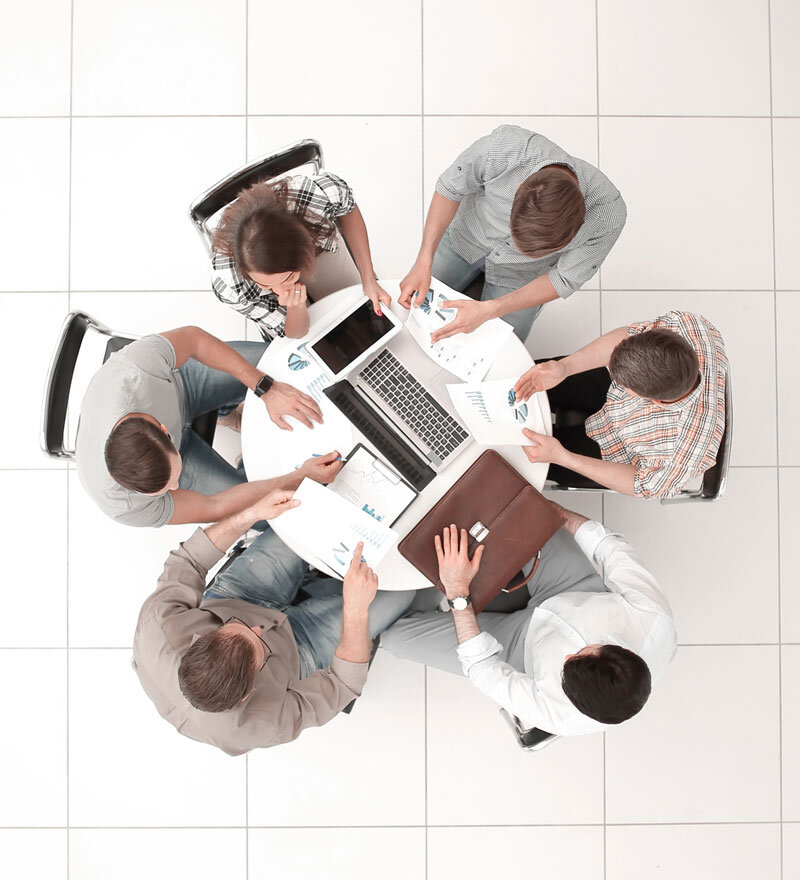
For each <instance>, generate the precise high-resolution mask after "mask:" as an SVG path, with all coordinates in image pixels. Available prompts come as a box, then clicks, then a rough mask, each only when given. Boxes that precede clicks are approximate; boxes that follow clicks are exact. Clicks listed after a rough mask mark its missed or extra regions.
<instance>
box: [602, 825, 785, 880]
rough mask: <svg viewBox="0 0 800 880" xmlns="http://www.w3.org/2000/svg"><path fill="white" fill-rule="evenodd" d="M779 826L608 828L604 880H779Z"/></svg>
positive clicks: (644, 826)
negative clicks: (717, 878) (720, 879)
mask: <svg viewBox="0 0 800 880" xmlns="http://www.w3.org/2000/svg"><path fill="white" fill-rule="evenodd" d="M780 849H781V845H780V826H779V825H777V824H775V825H662V826H653V825H651V826H647V825H642V826H635V825H627V826H623V827H613V826H610V827H609V828H608V829H607V831H606V853H607V856H606V860H607V862H606V864H607V870H606V878H607V880H709V878H711V877H725V878H727V880H752V878H753V877H759V878H760V880H780V877H781V865H780Z"/></svg>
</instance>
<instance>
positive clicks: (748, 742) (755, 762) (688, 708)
mask: <svg viewBox="0 0 800 880" xmlns="http://www.w3.org/2000/svg"><path fill="white" fill-rule="evenodd" d="M731 546H735V544H734V543H733V542H731ZM777 667H778V648H777V647H755V646H748V647H714V648H687V647H682V648H679V649H678V654H677V656H676V657H675V659H674V660H673V662H672V665H671V667H670V668H669V669H668V670H667V672H666V673H665V674H664V676H663V678H662V679H660V680H659V681H658V682H657V683H656V684H655V686H654V688H653V694H652V696H651V698H650V700H649V702H648V704H647V705H646V706H645V707H644V709H643V710H642V712H641V713H640V714H639V715H638V716H637V717H636V718H633V719H631V720H630V721H628V722H627V723H625V724H623V725H621V726H620V728H619V729H618V730H614V731H610V732H608V733H607V734H606V821H607V822H609V823H620V822H635V823H647V822H764V821H766V822H773V821H777V819H778V817H779V803H778V802H779V791H778V782H779V780H778V774H779V769H778V767H779V762H778V687H777Z"/></svg>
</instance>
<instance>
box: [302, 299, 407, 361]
mask: <svg viewBox="0 0 800 880" xmlns="http://www.w3.org/2000/svg"><path fill="white" fill-rule="evenodd" d="M393 329H394V324H393V323H392V322H391V321H390V320H389V319H388V318H387V317H386V315H376V314H375V310H374V309H373V307H372V303H371V302H370V301H369V300H365V302H364V304H363V305H362V306H360V307H359V308H357V309H356V310H355V311H354V312H351V313H350V314H349V315H348V316H347V317H346V318H345V319H344V320H342V321H340V322H339V323H338V324H336V326H334V327H331V329H330V330H329V331H328V332H327V333H326V334H325V335H324V336H322V337H320V338H319V339H318V340H317V341H316V342H314V343H313V344H312V345H311V349H312V350H313V351H314V353H315V354H316V356H317V357H318V358H319V359H320V360H321V361H322V362H323V363H324V364H325V366H326V367H327V368H328V370H330V372H331V373H333V375H337V374H338V373H341V371H342V370H344V369H346V367H347V365H348V364H350V363H352V362H353V361H354V360H356V359H357V358H358V357H359V356H360V355H362V354H363V353H364V352H365V351H366V350H367V349H368V348H371V347H372V346H373V345H375V344H377V343H378V342H380V340H381V338H382V337H384V336H387V335H388V334H389V333H391V331H392V330H393Z"/></svg>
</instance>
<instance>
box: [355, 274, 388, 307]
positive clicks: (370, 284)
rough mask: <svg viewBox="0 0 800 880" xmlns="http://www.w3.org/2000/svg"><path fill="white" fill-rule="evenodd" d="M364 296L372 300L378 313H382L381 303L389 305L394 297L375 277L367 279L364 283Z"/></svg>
mask: <svg viewBox="0 0 800 880" xmlns="http://www.w3.org/2000/svg"><path fill="white" fill-rule="evenodd" d="M362 286H363V288H364V296H366V297H367V299H369V300H370V301H371V302H372V308H373V309H375V314H376V315H382V314H383V311H382V310H381V304H383V305H385V306H388V305H389V304H390V303H391V301H392V298H391V297H390V296H389V294H388V293H387V292H386V291H385V290H384V289H383V288H382V287H381V286H380V284H378V282H377V281H375V280H374V279H373V280H371V281H366V282H365V283H364V284H363V285H362Z"/></svg>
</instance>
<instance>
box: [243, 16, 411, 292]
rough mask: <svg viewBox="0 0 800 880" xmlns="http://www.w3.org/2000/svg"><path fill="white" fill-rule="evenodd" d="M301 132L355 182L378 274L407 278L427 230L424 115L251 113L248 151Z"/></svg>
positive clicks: (266, 149) (256, 152)
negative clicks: (424, 222) (424, 216)
mask: <svg viewBox="0 0 800 880" xmlns="http://www.w3.org/2000/svg"><path fill="white" fill-rule="evenodd" d="M400 6H402V4H400ZM400 6H398V8H400ZM302 138H316V139H317V140H318V141H319V142H320V143H321V145H322V153H323V157H324V159H325V168H326V169H327V170H329V171H331V172H332V173H334V174H337V175H339V176H340V177H342V178H344V179H345V180H346V181H347V182H348V183H349V184H350V186H351V187H352V188H353V192H354V193H355V198H356V202H357V204H358V206H359V208H360V210H361V213H362V214H363V215H364V221H365V222H366V225H367V232H368V234H369V241H370V250H371V252H372V259H373V263H374V265H375V271H376V273H377V274H378V277H379V278H402V277H403V276H404V275H405V273H406V272H407V271H408V269H409V267H410V266H411V263H413V261H414V258H415V257H416V255H417V249H418V248H419V236H420V233H421V230H422V225H421V213H422V203H421V198H422V197H421V191H422V186H421V181H422V176H421V175H422V170H421V169H422V144H421V129H420V121H419V119H418V118H408V117H399V118H398V117H395V118H392V117H385V118H381V117H378V118H359V117H352V116H338V117H334V116H319V117H308V116H306V117H302V116H301V117H291V116H288V117H273V116H264V117H251V119H250V121H249V128H248V156H249V158H250V159H251V160H252V159H255V158H257V157H258V156H260V155H264V154H267V153H270V152H273V151H274V150H276V149H279V148H280V147H282V146H285V145H286V144H290V143H294V142H295V141H298V140H301V139H302Z"/></svg>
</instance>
